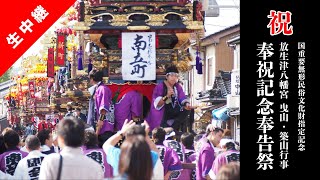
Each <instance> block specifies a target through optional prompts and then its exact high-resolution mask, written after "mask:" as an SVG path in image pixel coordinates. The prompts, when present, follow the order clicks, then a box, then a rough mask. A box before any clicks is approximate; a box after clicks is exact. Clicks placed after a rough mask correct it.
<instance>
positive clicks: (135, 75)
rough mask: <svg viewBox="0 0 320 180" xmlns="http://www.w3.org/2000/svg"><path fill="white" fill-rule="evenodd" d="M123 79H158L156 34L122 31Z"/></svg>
mask: <svg viewBox="0 0 320 180" xmlns="http://www.w3.org/2000/svg"><path fill="white" fill-rule="evenodd" d="M121 39H122V79H123V80H126V81H150V80H155V79H156V34H155V33H154V32H132V33H122V38H121Z"/></svg>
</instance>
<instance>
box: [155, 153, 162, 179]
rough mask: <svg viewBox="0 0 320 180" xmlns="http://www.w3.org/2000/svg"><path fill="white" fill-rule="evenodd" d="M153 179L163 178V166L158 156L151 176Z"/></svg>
mask: <svg viewBox="0 0 320 180" xmlns="http://www.w3.org/2000/svg"><path fill="white" fill-rule="evenodd" d="M152 179H153V180H162V179H164V168H163V165H162V162H161V160H160V158H159V157H158V159H157V162H156V164H155V165H154V168H153V176H152Z"/></svg>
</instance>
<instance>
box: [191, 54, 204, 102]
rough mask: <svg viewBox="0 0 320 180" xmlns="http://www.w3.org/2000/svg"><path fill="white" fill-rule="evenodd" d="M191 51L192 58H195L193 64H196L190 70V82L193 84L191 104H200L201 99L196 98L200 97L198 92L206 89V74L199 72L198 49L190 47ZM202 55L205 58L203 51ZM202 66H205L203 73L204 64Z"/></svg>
mask: <svg viewBox="0 0 320 180" xmlns="http://www.w3.org/2000/svg"><path fill="white" fill-rule="evenodd" d="M189 52H190V54H191V58H192V60H193V61H192V62H191V64H192V65H194V66H193V68H192V70H191V71H190V74H189V80H190V83H191V84H190V86H191V89H190V94H191V97H190V100H191V104H192V105H198V104H199V103H200V101H197V100H196V97H198V94H197V92H199V91H203V90H204V85H205V75H204V74H198V73H197V69H196V67H195V64H196V50H195V49H192V48H190V49H189ZM200 56H201V58H202V59H203V53H200ZM202 68H203V73H205V70H204V66H203V67H202Z"/></svg>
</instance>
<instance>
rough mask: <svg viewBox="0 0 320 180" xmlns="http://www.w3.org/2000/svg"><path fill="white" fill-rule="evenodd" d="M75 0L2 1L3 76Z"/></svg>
mask: <svg viewBox="0 0 320 180" xmlns="http://www.w3.org/2000/svg"><path fill="white" fill-rule="evenodd" d="M75 2H76V0H55V1H48V0H32V1H25V0H18V1H3V2H2V5H1V7H2V8H1V11H0V18H1V23H2V28H1V33H0V55H1V66H0V76H2V75H3V74H4V73H5V72H6V71H7V70H8V69H9V68H10V67H11V66H12V65H13V63H15V62H16V61H17V60H18V59H19V58H20V57H21V56H22V55H23V54H24V53H25V52H26V51H27V50H28V49H29V48H30V47H31V46H32V45H33V44H34V43H35V42H36V41H37V40H38V39H39V38H40V37H41V36H42V35H43V34H44V33H45V32H46V31H47V30H48V29H49V28H50V27H51V26H52V25H53V24H54V23H55V22H56V21H57V20H58V19H59V18H60V16H61V15H63V14H64V13H65V12H66V11H67V10H68V9H69V8H70V7H71V6H72V5H73V4H74V3H75Z"/></svg>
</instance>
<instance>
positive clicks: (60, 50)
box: [56, 33, 66, 66]
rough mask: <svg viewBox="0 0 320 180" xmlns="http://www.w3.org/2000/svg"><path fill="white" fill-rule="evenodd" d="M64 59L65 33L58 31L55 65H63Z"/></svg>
mask: <svg viewBox="0 0 320 180" xmlns="http://www.w3.org/2000/svg"><path fill="white" fill-rule="evenodd" d="M65 59H66V35H64V34H60V33H58V37H57V53H56V65H57V66H65Z"/></svg>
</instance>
